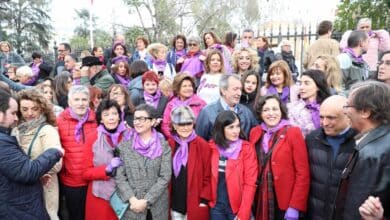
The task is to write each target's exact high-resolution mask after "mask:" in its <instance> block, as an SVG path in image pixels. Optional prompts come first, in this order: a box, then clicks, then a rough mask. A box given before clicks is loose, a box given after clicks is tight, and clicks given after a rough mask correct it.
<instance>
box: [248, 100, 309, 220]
mask: <svg viewBox="0 0 390 220" xmlns="http://www.w3.org/2000/svg"><path fill="white" fill-rule="evenodd" d="M255 108H256V115H257V117H258V119H259V121H260V122H261V124H260V125H258V126H256V127H254V128H252V130H251V131H250V135H249V142H251V143H252V144H253V145H254V146H255V149H256V154H257V159H258V161H259V166H260V167H259V176H258V178H257V179H258V180H257V183H258V188H257V193H256V196H255V200H254V201H255V202H254V204H255V205H254V211H255V213H254V214H255V219H256V220H269V219H275V220H284V219H287V220H297V219H298V218H299V213H300V212H305V211H306V202H307V198H308V194H309V183H310V178H309V175H310V173H309V172H310V171H309V161H308V156H307V150H306V144H305V140H304V138H303V136H302V132H301V130H300V129H299V128H298V127H293V126H291V125H290V123H289V121H288V119H287V110H286V107H285V106H284V105H283V103H282V101H281V100H280V98H279V97H278V96H277V95H266V96H263V97H261V98H260V100H259V102H258V103H257V105H256V107H255Z"/></svg>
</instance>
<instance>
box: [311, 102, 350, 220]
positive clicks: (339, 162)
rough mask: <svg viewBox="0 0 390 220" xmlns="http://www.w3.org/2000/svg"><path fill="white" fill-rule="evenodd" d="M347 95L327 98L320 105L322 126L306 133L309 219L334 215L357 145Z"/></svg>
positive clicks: (328, 217) (327, 217)
mask: <svg viewBox="0 0 390 220" xmlns="http://www.w3.org/2000/svg"><path fill="white" fill-rule="evenodd" d="M346 101H347V98H345V97H344V96H340V95H334V96H330V97H329V98H327V99H325V100H324V101H323V102H322V104H321V107H320V122H321V128H319V129H317V130H315V131H313V132H311V133H310V134H309V135H308V136H306V146H307V150H308V153H309V154H308V155H309V161H310V175H311V177H310V180H311V182H310V192H309V199H308V209H307V210H308V212H307V217H308V218H307V219H317V220H322V219H324V220H325V219H331V217H332V212H333V207H334V200H335V197H336V194H337V191H338V185H339V182H340V178H341V172H342V171H343V169H344V167H345V165H346V163H347V161H348V158H349V157H350V155H352V151H353V149H354V147H355V139H354V136H355V135H356V131H354V130H353V129H351V127H350V120H349V118H348V117H347V116H346V115H345V114H344V111H343V105H344V104H345V103H346Z"/></svg>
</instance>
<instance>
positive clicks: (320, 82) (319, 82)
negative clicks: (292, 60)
mask: <svg viewBox="0 0 390 220" xmlns="http://www.w3.org/2000/svg"><path fill="white" fill-rule="evenodd" d="M302 76H308V77H310V78H311V79H312V80H313V81H314V83H315V84H316V86H317V88H318V91H317V97H316V101H317V103H318V104H321V103H322V102H323V101H324V100H325V99H326V98H328V97H329V96H331V94H330V90H329V86H328V83H327V82H326V77H325V73H324V72H322V71H321V70H307V71H305V72H303V73H302V75H301V77H302Z"/></svg>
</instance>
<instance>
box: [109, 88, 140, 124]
mask: <svg viewBox="0 0 390 220" xmlns="http://www.w3.org/2000/svg"><path fill="white" fill-rule="evenodd" d="M108 99H109V100H115V101H116V102H117V103H118V105H119V106H120V108H121V112H122V113H121V119H122V121H124V122H126V124H127V125H128V126H130V127H133V113H134V105H133V102H132V101H131V98H130V95H129V93H128V92H127V89H126V88H125V87H124V86H123V85H120V84H114V85H112V86H111V87H110V88H109V89H108Z"/></svg>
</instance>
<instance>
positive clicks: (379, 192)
mask: <svg viewBox="0 0 390 220" xmlns="http://www.w3.org/2000/svg"><path fill="white" fill-rule="evenodd" d="M355 149H356V150H357V152H358V153H357V154H356V155H357V161H356V164H355V166H354V168H353V170H352V173H351V174H350V176H349V179H348V180H349V181H348V185H347V190H346V194H344V193H343V192H340V193H339V194H340V195H339V196H340V197H339V198H342V197H343V196H344V195H345V196H346V197H345V203H343V204H345V205H344V212H343V214H342V215H341V214H340V213H336V215H335V216H342V217H341V218H340V219H343V220H355V219H360V215H359V210H358V209H359V206H360V205H361V204H363V203H364V201H365V200H366V199H367V198H368V196H369V195H372V196H378V197H379V198H380V201H381V203H382V205H383V208H384V210H385V212H384V217H385V219H390V125H381V126H379V127H377V128H375V129H374V130H372V131H371V132H370V133H369V134H368V135H367V136H366V137H364V139H363V140H361V141H360V143H359V144H358V145H357V146H356V147H355Z"/></svg>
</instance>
